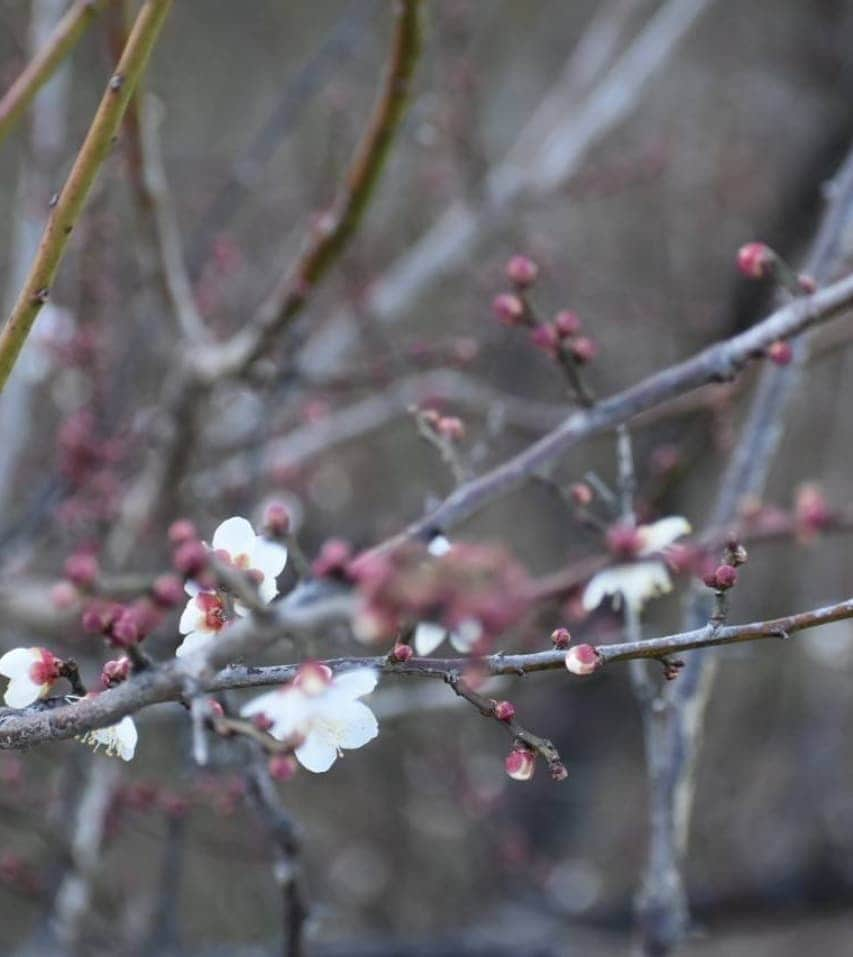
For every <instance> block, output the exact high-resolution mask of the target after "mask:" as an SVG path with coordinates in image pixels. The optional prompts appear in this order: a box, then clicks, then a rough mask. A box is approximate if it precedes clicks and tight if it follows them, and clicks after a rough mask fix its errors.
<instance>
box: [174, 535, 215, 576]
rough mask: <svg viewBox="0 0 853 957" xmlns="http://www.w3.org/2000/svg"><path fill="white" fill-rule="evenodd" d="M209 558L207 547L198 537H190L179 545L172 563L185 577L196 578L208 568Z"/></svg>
mask: <svg viewBox="0 0 853 957" xmlns="http://www.w3.org/2000/svg"><path fill="white" fill-rule="evenodd" d="M208 558H209V555H208V551H207V549H206V548H205V547H204V545H202V543H201V542H200V541H198V539H188V540H187V541H184V542H182V543H181V544H180V545H179V546H178V548H177V551H176V552H175V554H174V556H173V557H172V563H173V564H174V566H175V569H176V570H177V571H179V572H180V573H181V574H182V575H183V576H184V577H185V578H194V577H195V576H196V575H199V574H201V572H203V571H204V570H205V569H206V568H207V563H208Z"/></svg>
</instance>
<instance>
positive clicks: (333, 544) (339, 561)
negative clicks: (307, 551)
mask: <svg viewBox="0 0 853 957" xmlns="http://www.w3.org/2000/svg"><path fill="white" fill-rule="evenodd" d="M351 557H352V545H350V543H349V542H345V541H344V540H343V539H340V538H330V539H329V540H328V541H327V542H324V543H323V546H322V548H321V549H320V554H319V555H318V556H317V557H316V558H315V559H314V564H313V565H312V566H311V568H312V571H313V572H314V574H315V575H316V576H317V577H318V578H329V577H331V576H333V575H338V576H340V575H343V574H344V573H345V571H346V568H347V564H348V562H349V560H350V558H351Z"/></svg>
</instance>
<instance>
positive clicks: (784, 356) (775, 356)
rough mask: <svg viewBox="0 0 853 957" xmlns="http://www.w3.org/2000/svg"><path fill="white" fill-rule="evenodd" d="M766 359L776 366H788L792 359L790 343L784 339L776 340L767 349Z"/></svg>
mask: <svg viewBox="0 0 853 957" xmlns="http://www.w3.org/2000/svg"><path fill="white" fill-rule="evenodd" d="M767 358H768V359H769V360H770V361H771V362H773V363H775V364H776V365H777V366H786V365H789V364H790V362H791V359H793V358H794V350H793V349H792V348H791V343H790V342H785V340H784V339H777V340H776V342H772V343H771V344H770V345H769V346H768V347H767Z"/></svg>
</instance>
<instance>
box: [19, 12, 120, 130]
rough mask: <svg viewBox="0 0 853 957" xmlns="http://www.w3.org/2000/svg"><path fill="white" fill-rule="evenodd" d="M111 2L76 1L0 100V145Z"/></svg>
mask: <svg viewBox="0 0 853 957" xmlns="http://www.w3.org/2000/svg"><path fill="white" fill-rule="evenodd" d="M108 2H110V0H75V3H73V4H72V5H71V7H69V9H68V11H67V13H66V14H65V16H64V17H63V18H62V19H61V20H60V21H59V23H57V25H56V28H55V29H54V31H53V33H52V34H51V35H50V37H48V39H47V41H46V42H45V44H44V46H43V47H42V48H41V49H40V50H38V51H37V52H36V54H35V56H34V57H33V58H32V59H31V60H30V62H29V63H28V64H27V65H26V67H25V68H24V69H23V71H22V72H21V73H20V74H19V76H18V78H17V79H16V80H15V82H14V83H13V84H12V85H11V86H10V87H9V89H8V90H7V91H6V92H5V93H4V94H3V97H2V99H0V143H1V142H2V141H3V140H4V139H5V138H6V136H7V135H8V133H9V131H10V130H11V129H12V128H13V127H14V125H15V123H17V121H18V120H19V119H20V118H21V116H22V114H23V113H24V111H25V110H26V109H27V107H28V106H29V105H30V103H32V101H33V99H34V98H35V96H36V94H37V93H38V91H39V90H40V89H41V88H42V87H43V86H44V84H45V83H47V81H48V80H49V79H50V78H51V76H53V74H54V73H55V72H56V70H57V69H58V68H59V66H60V64H61V63H62V61H63V60H64V59H65V58H66V57H67V56H68V55H69V54H70V53H71V51H72V50H73V49H74V47H75V46H76V45H77V43H78V42H79V40H80V38H81V37H82V36H83V34H84V33H85V32H86V29H87V28H88V26H89V24H90V23H91V22H92V21H93V20H94V18H95V17H96V16H97V15H98V14H99V13H100V12H101V10H103V8H104V7H105V6H106V5H107V3H108Z"/></svg>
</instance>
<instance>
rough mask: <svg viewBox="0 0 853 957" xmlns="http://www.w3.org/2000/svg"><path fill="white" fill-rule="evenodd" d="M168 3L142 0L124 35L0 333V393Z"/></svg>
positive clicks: (106, 152) (42, 301) (44, 297)
mask: <svg viewBox="0 0 853 957" xmlns="http://www.w3.org/2000/svg"><path fill="white" fill-rule="evenodd" d="M171 5H172V0H146V2H145V3H144V4H143V6H142V8H141V9H140V11H139V15H138V16H137V18H136V22H135V23H134V26H133V30H132V31H131V33H130V36H129V37H128V41H127V45H126V46H125V49H124V52H123V53H122V56H121V59H120V60H119V63H118V67H117V68H116V71H115V73H114V74H113V75H112V77H110V80H109V82H108V83H107V88H106V90H105V92H104V95H103V98H102V99H101V103H100V105H99V106H98V110H97V112H96V113H95V117H94V119H93V120H92V125H91V126H90V127H89V132H88V133H87V134H86V139H85V140H84V141H83V145H82V146H81V147H80V152H79V153H78V154H77V159H76V160H75V161H74V165H73V166H72V167H71V172H70V173H69V174H68V179H67V180H66V181H65V185H64V186H63V188H62V192H61V193H60V194H59V197H58V198H57V200H56V204H55V205H54V207H53V210H52V212H51V215H50V218H49V219H48V221H47V225H46V226H45V230H44V233H43V234H42V238H41V242H40V243H39V248H38V251H37V253H36V256H35V259H34V260H33V264H32V266H31V267H30V272H29V275H28V276H27V279H26V281H25V282H24V287H23V289H22V290H21V292H20V294H19V296H18V299H17V302H16V303H15V305H14V307H13V308H12V312H11V314H10V315H9V318H8V319H7V320H6V324H5V325H4V326H3V329H2V331H0V391H2V389H3V387H4V386H5V384H6V381H7V380H8V378H9V374H10V373H11V371H12V368H13V367H14V365H15V362H16V360H17V358H18V355H19V354H20V352H21V349H22V348H23V346H24V342H25V341H26V338H27V335H28V334H29V331H30V329H31V328H32V325H33V323H34V322H35V320H36V317H37V316H38V314H39V312H40V311H41V308H42V306H43V305H44V304H45V303H46V302H47V300H48V297H49V295H50V287H51V284H52V283H53V279H54V277H55V275H56V272H57V270H58V268H59V264H60V262H61V261H62V257H63V254H64V252H65V247H66V245H67V244H68V239H69V237H70V235H71V231H72V230H73V229H74V226H75V225H76V224H77V220H78V219H79V217H80V214H81V213H82V211H83V207H84V206H85V204H86V199H87V197H88V195H89V191H90V190H91V188H92V185H93V183H94V182H95V178H96V176H97V175H98V172H99V170H100V168H101V166H102V165H103V163H104V161H105V160H106V158H107V156H108V155H109V152H110V150H111V149H112V145H113V140H114V138H115V136H116V134H117V133H118V130H119V126H120V125H121V119H122V116H123V115H124V111H125V110H126V109H127V105H128V103H129V102H130V98H131V95H132V94H133V90H134V87H135V86H136V83H137V81H138V79H139V77H140V76H141V75H142V72H143V70H144V69H145V66H146V64H147V62H148V58H149V56H150V54H151V51H152V49H153V47H154V43H155V42H156V40H157V37H158V35H159V33H160V28H161V27H162V26H163V22H164V21H165V19H166V15H167V14H168V12H169V9H170V7H171Z"/></svg>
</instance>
